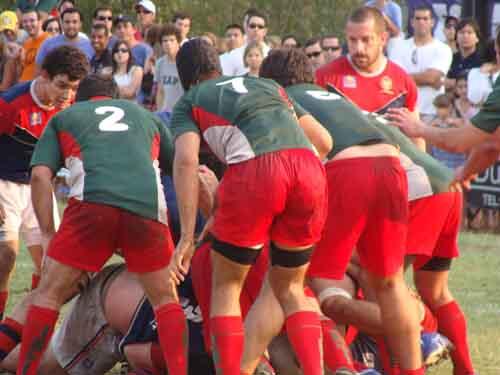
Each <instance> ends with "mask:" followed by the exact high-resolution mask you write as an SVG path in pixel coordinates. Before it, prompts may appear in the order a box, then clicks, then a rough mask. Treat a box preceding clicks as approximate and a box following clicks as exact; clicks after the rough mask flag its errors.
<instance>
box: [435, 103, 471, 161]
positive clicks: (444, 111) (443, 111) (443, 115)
mask: <svg viewBox="0 0 500 375" xmlns="http://www.w3.org/2000/svg"><path fill="white" fill-rule="evenodd" d="M434 107H435V108H436V117H435V118H434V119H433V120H432V121H431V122H430V124H431V126H435V127H438V128H451V127H458V126H463V125H464V122H463V120H462V119H460V118H457V117H455V115H454V114H455V111H454V100H453V99H451V98H450V97H449V96H448V95H446V94H440V95H438V96H436V98H435V99H434ZM431 154H432V156H434V157H435V158H436V159H437V160H439V161H441V162H442V163H443V164H444V165H446V166H447V167H448V168H451V169H455V168H458V167H460V166H462V165H463V164H464V162H465V154H461V153H460V154H459V153H453V152H448V151H444V150H442V149H440V148H438V147H436V146H432V147H431Z"/></svg>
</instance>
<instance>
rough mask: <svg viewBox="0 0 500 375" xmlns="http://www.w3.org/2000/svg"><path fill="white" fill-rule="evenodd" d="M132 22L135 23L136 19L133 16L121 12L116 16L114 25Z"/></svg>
mask: <svg viewBox="0 0 500 375" xmlns="http://www.w3.org/2000/svg"><path fill="white" fill-rule="evenodd" d="M122 22H124V23H131V24H132V25H133V24H134V20H133V18H132V17H130V16H127V15H126V14H119V15H117V16H116V17H115V20H114V22H113V25H114V26H116V25H118V24H119V23H122Z"/></svg>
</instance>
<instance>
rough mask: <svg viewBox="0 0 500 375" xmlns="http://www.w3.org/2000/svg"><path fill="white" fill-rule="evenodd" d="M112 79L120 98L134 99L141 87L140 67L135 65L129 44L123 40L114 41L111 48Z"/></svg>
mask: <svg viewBox="0 0 500 375" xmlns="http://www.w3.org/2000/svg"><path fill="white" fill-rule="evenodd" d="M111 52H112V55H113V79H114V80H115V82H116V84H117V85H118V92H119V96H120V98H122V99H130V100H134V101H135V100H136V99H137V94H138V93H139V90H140V88H141V82H142V74H143V72H142V67H140V66H139V65H135V63H134V56H133V55H132V51H131V48H130V46H129V44H128V43H127V42H126V41H124V40H119V41H118V42H116V43H115V45H114V47H113V50H112V51H111Z"/></svg>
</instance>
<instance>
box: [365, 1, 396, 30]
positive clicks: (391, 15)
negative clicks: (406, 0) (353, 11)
mask: <svg viewBox="0 0 500 375" xmlns="http://www.w3.org/2000/svg"><path fill="white" fill-rule="evenodd" d="M365 5H366V6H370V7H374V8H377V9H378V10H380V11H381V12H382V14H383V15H384V18H385V22H386V23H387V31H388V32H389V35H390V37H391V38H394V37H397V36H399V35H400V33H401V29H402V25H403V13H402V12H401V7H400V6H399V5H398V4H397V3H396V2H394V1H392V0H369V1H367V2H366V4H365Z"/></svg>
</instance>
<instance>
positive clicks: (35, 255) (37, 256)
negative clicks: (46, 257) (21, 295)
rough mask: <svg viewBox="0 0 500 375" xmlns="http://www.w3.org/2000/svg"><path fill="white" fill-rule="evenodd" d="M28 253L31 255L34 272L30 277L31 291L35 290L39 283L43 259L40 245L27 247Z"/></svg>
mask: <svg viewBox="0 0 500 375" xmlns="http://www.w3.org/2000/svg"><path fill="white" fill-rule="evenodd" d="M28 251H29V253H30V255H31V260H32V261H33V266H34V267H35V270H34V271H33V274H32V275H31V289H36V287H37V286H38V283H39V282H40V274H41V270H42V259H43V248H42V245H33V246H28Z"/></svg>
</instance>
